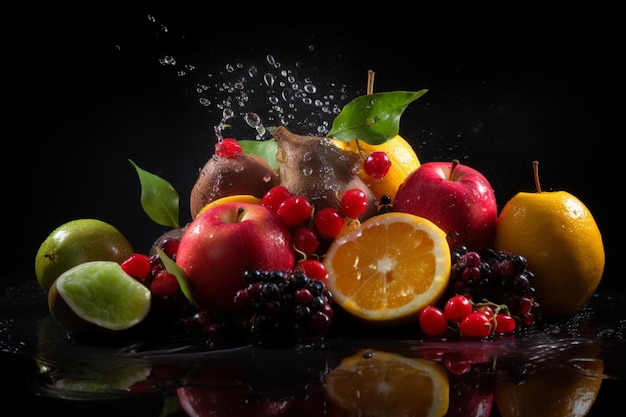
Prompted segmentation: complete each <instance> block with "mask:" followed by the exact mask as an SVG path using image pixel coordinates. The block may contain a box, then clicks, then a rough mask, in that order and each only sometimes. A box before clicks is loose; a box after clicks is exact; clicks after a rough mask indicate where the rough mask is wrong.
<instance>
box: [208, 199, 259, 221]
mask: <svg viewBox="0 0 626 417" xmlns="http://www.w3.org/2000/svg"><path fill="white" fill-rule="evenodd" d="M232 202H236V203H251V204H261V199H260V198H259V197H257V196H254V195H252V194H233V195H228V196H226V197H221V198H218V199H217V200H213V201H211V202H210V203H207V204H206V205H205V206H204V207H202V209H201V210H200V211H199V212H198V214H197V215H196V217H198V216H199V215H200V213H203V212H205V211H206V210H207V209H208V208H210V207H215V206H217V205H220V204H224V203H232Z"/></svg>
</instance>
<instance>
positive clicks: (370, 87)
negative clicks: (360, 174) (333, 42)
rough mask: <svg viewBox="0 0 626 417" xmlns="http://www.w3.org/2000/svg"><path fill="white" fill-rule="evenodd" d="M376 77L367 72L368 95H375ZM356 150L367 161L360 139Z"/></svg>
mask: <svg viewBox="0 0 626 417" xmlns="http://www.w3.org/2000/svg"><path fill="white" fill-rule="evenodd" d="M375 75H376V73H375V72H374V71H372V70H367V87H366V93H367V95H370V94H373V93H374V76H375ZM356 148H357V151H359V155H361V159H365V152H363V149H362V148H361V141H360V140H359V139H356Z"/></svg>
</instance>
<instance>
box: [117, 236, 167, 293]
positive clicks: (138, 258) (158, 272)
mask: <svg viewBox="0 0 626 417" xmlns="http://www.w3.org/2000/svg"><path fill="white" fill-rule="evenodd" d="M178 243H179V241H178V239H176V238H173V237H166V238H164V239H163V240H162V241H161V242H159V249H161V250H162V251H163V253H165V254H166V255H167V256H169V257H170V258H172V259H176V252H178ZM122 269H123V270H124V271H125V272H126V273H127V274H128V275H130V276H132V277H133V278H135V279H136V280H138V281H140V282H142V283H144V285H146V286H147V287H148V288H149V289H150V291H151V292H152V295H154V296H156V297H168V296H171V295H174V294H176V293H177V292H178V291H179V289H180V286H179V285H178V280H177V279H176V276H174V275H173V274H170V273H169V272H168V271H167V270H166V269H165V265H164V264H163V261H162V260H161V258H159V255H158V254H156V253H154V254H151V255H150V256H148V255H144V254H142V253H135V254H133V255H131V256H130V257H129V258H128V259H126V260H125V261H124V262H123V263H122Z"/></svg>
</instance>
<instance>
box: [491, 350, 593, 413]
mask: <svg viewBox="0 0 626 417" xmlns="http://www.w3.org/2000/svg"><path fill="white" fill-rule="evenodd" d="M574 365H575V367H574V366H572V367H569V368H564V367H549V366H548V367H545V366H544V367H541V368H539V369H537V371H536V372H534V373H532V374H530V375H529V376H528V377H527V378H526V380H525V381H524V382H523V383H522V384H514V383H512V382H509V381H502V380H498V379H496V384H495V387H494V400H495V402H496V405H497V407H498V411H500V414H501V415H502V417H527V416H533V417H544V416H545V417H583V416H586V415H587V414H588V413H589V411H590V410H591V407H592V405H593V403H594V402H595V399H596V397H597V395H598V392H599V391H600V386H601V385H602V380H603V374H602V372H603V370H604V362H603V361H602V360H601V359H596V360H589V361H586V360H581V361H578V362H577V363H575V364H574Z"/></svg>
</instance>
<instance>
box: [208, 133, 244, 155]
mask: <svg viewBox="0 0 626 417" xmlns="http://www.w3.org/2000/svg"><path fill="white" fill-rule="evenodd" d="M242 152H243V149H242V148H241V145H240V144H239V143H238V142H237V139H233V138H224V139H222V140H219V141H218V142H217V143H216V144H215V155H217V156H220V157H224V158H234V157H235V156H238V155H241V153H242Z"/></svg>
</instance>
